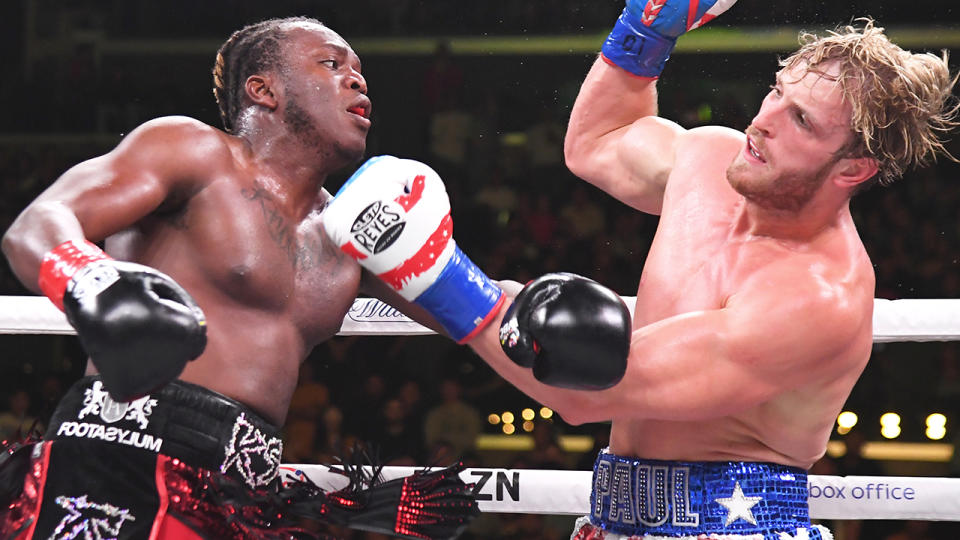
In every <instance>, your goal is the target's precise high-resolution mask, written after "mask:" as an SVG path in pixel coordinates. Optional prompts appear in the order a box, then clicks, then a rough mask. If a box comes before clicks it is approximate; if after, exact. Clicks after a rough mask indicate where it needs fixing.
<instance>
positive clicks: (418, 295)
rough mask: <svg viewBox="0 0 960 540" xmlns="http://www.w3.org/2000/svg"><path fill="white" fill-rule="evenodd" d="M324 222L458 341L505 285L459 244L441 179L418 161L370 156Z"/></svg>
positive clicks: (492, 306)
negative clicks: (487, 274) (494, 280)
mask: <svg viewBox="0 0 960 540" xmlns="http://www.w3.org/2000/svg"><path fill="white" fill-rule="evenodd" d="M323 225H324V229H325V230H326V232H327V235H328V236H329V237H330V238H331V239H332V240H333V241H334V242H335V243H336V244H337V246H339V247H340V249H341V250H343V251H344V252H345V253H347V254H348V255H350V256H351V257H353V258H354V259H356V260H357V261H358V262H359V263H360V264H361V265H362V266H363V267H364V268H366V269H367V270H370V271H371V272H372V273H374V274H375V275H377V276H378V277H379V278H380V279H382V280H383V281H385V282H386V283H387V284H389V285H390V286H391V287H393V288H394V289H395V290H396V291H397V292H399V293H400V295H401V296H403V297H404V298H405V299H407V300H409V301H412V302H414V303H416V304H418V305H420V306H422V307H424V308H425V309H426V310H427V311H428V312H430V314H431V315H433V317H434V318H435V319H436V320H437V322H439V323H440V324H441V325H442V326H443V327H444V329H445V330H446V331H447V333H448V334H450V336H451V337H453V338H454V339H455V340H457V342H458V343H465V342H467V341H469V340H470V338H472V337H473V336H474V335H475V334H476V333H477V332H478V331H479V330H480V329H481V328H483V327H484V326H486V324H487V323H488V322H489V320H490V319H491V318H492V317H493V316H494V315H496V313H497V312H499V307H500V305H501V304H502V303H503V301H504V296H503V291H501V290H500V288H499V287H498V286H497V285H496V284H494V283H493V282H492V281H491V280H490V278H488V277H487V276H486V275H485V274H484V273H483V272H482V271H481V270H480V269H479V268H477V266H476V265H475V264H474V263H473V261H471V260H470V259H469V258H468V257H467V256H466V255H465V254H464V253H463V252H462V251H461V250H460V248H459V247H457V245H456V242H454V240H453V220H452V219H451V217H450V199H449V198H448V197H447V191H446V188H445V187H444V185H443V181H442V180H441V179H440V177H439V176H438V175H437V173H436V172H435V171H434V170H433V169H431V168H430V167H428V166H427V165H425V164H423V163H420V162H419V161H414V160H412V159H400V158H396V157H393V156H377V157H374V158H370V159H369V160H367V162H366V163H364V164H363V166H361V167H360V168H359V169H357V171H356V172H355V173H353V176H351V177H350V178H349V179H348V180H347V181H346V183H344V185H343V187H341V188H340V190H339V191H338V192H337V195H336V196H335V197H334V199H333V200H332V201H330V204H329V205H328V206H327V208H326V210H324V217H323Z"/></svg>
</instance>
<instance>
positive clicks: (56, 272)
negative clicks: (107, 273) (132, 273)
mask: <svg viewBox="0 0 960 540" xmlns="http://www.w3.org/2000/svg"><path fill="white" fill-rule="evenodd" d="M104 259H111V260H112V257H110V256H109V255H107V254H106V253H104V252H103V250H102V249H100V248H98V247H97V246H96V245H95V244H93V243H91V242H89V241H87V240H68V241H66V242H64V243H62V244H60V245H59V246H57V247H55V248H53V249H51V250H50V251H49V252H47V254H46V255H44V256H43V261H42V262H41V263H40V276H39V278H38V279H37V282H38V284H39V285H40V290H41V291H42V292H43V294H45V295H47V298H49V299H50V300H51V301H52V302H53V303H54V305H56V306H57V307H58V308H60V311H63V293H64V291H66V289H67V283H69V282H70V279H71V278H73V275H74V274H76V273H77V271H78V270H80V269H81V268H83V267H84V266H86V265H88V264H90V263H92V262H94V261H100V260H104Z"/></svg>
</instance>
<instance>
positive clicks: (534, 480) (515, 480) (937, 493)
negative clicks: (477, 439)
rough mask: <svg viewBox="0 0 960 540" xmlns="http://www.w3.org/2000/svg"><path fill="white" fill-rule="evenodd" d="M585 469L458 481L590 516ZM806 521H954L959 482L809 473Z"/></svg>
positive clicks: (324, 479) (320, 474)
mask: <svg viewBox="0 0 960 540" xmlns="http://www.w3.org/2000/svg"><path fill="white" fill-rule="evenodd" d="M416 470H417V469H416V468H415V467H385V468H384V469H383V471H382V475H383V478H384V480H391V479H393V478H399V477H401V476H408V475H410V474H413V472H414V471H416ZM301 475H303V476H306V477H307V478H309V479H311V480H313V481H314V482H315V483H316V484H317V485H319V486H320V487H322V488H324V489H340V488H342V487H344V486H346V485H347V479H346V478H345V477H343V476H341V475H339V474H336V473H333V472H330V471H329V470H328V469H327V467H326V466H325V465H296V464H287V465H282V466H281V477H282V478H283V479H284V480H286V481H289V480H293V479H296V478H297V477H300V476H301ZM591 476H592V473H591V472H590V471H559V470H540V469H482V468H474V469H465V470H464V471H463V472H461V473H460V478H461V479H462V480H463V481H464V482H467V483H470V482H473V483H475V484H477V489H476V493H477V498H478V506H479V507H480V511H482V512H498V513H517V514H554V515H578V516H582V515H586V514H588V513H590V488H591V483H590V480H591ZM808 478H809V488H810V497H809V503H810V517H811V518H812V519H888V520H901V519H902V520H929V521H960V478H934V477H926V478H925V477H907V476H826V475H810V476H809V477H808Z"/></svg>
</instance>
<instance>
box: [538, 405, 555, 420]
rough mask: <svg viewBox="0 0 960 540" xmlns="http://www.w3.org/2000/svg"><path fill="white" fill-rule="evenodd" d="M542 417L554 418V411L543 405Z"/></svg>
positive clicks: (545, 418) (541, 409)
mask: <svg viewBox="0 0 960 540" xmlns="http://www.w3.org/2000/svg"><path fill="white" fill-rule="evenodd" d="M540 418H543V419H544V420H549V419H551V418H553V411H552V410H550V409H548V408H547V407H541V408H540Z"/></svg>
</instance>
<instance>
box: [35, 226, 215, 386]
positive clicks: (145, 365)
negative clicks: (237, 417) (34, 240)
mask: <svg viewBox="0 0 960 540" xmlns="http://www.w3.org/2000/svg"><path fill="white" fill-rule="evenodd" d="M39 282H40V290H42V291H43V293H44V294H46V295H47V297H49V298H50V300H51V301H53V303H54V304H56V306H57V307H59V308H60V309H62V310H63V311H64V313H65V314H66V316H67V320H68V321H69V322H70V324H71V325H72V326H73V327H74V328H75V329H76V331H77V336H78V337H79V338H80V343H81V344H82V345H83V348H84V350H86V352H87V354H88V355H90V360H91V361H92V362H93V365H95V366H96V367H97V370H98V371H99V372H100V376H101V377H102V378H103V384H104V386H105V387H106V389H107V391H108V392H109V393H110V396H111V397H112V398H113V399H115V400H117V401H131V400H133V399H136V398H138V397H141V396H143V395H145V394H149V393H150V392H151V391H153V390H155V389H157V388H160V387H161V386H163V385H165V384H167V383H168V382H170V381H172V380H174V379H176V378H177V376H178V375H180V373H181V372H182V371H183V368H184V366H186V363H187V362H188V361H190V360H193V359H194V358H196V357H198V356H200V353H202V352H203V350H204V348H205V347H206V344H207V334H206V319H205V318H204V315H203V312H202V311H201V310H200V308H199V307H198V306H197V304H196V302H194V301H193V298H191V297H190V295H189V294H187V292H186V291H185V290H183V288H182V287H180V285H179V284H177V283H176V282H175V281H174V280H173V279H171V278H170V277H169V276H167V275H165V274H162V273H160V272H158V271H156V270H154V269H152V268H149V267H147V266H143V265H139V264H135V263H130V262H121V261H116V260H114V259H112V258H111V257H110V256H108V255H107V254H106V253H104V252H103V251H101V250H100V248H98V247H97V246H95V245H94V244H91V243H90V242H86V241H74V240H71V241H68V242H65V243H63V244H61V245H59V246H57V247H56V248H54V249H52V250H51V251H50V252H49V253H47V255H46V256H45V257H44V258H43V262H42V264H41V266H40V278H39Z"/></svg>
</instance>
